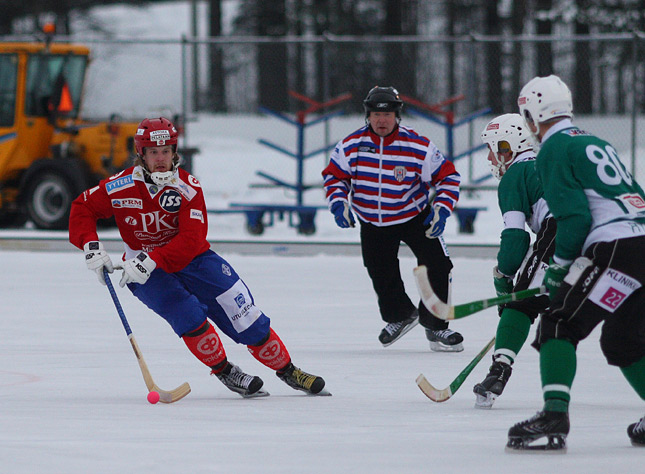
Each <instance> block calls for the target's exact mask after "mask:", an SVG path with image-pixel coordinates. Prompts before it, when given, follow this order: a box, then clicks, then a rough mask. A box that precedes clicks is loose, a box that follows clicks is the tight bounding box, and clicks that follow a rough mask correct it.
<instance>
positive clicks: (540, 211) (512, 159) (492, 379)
mask: <svg viewBox="0 0 645 474" xmlns="http://www.w3.org/2000/svg"><path fill="white" fill-rule="evenodd" d="M481 139H482V141H483V142H484V143H485V144H486V145H488V162H489V164H490V168H491V172H492V173H493V176H494V177H495V178H497V179H499V180H500V182H499V186H498V188H497V196H498V202H499V210H500V212H501V213H502V218H503V219H504V229H503V230H502V235H501V238H500V245H499V252H498V253H497V265H496V266H495V268H493V283H494V284H495V292H496V293H497V296H502V295H506V294H508V293H511V292H516V291H521V290H526V289H527V288H535V287H538V286H540V285H541V284H542V280H543V279H544V273H545V270H546V268H547V267H548V266H549V261H550V259H551V257H553V251H554V250H555V232H556V223H555V219H554V218H553V217H552V216H551V213H550V212H549V208H548V207H547V204H546V201H545V200H544V192H543V191H542V183H540V180H539V179H538V177H537V172H536V170H535V152H534V150H533V138H532V136H531V133H530V132H529V130H528V127H527V126H526V124H525V123H524V119H523V118H522V117H521V116H520V115H519V114H504V115H500V116H499V117H495V118H494V119H493V120H491V121H490V122H488V124H487V125H486V127H485V128H484V131H483V132H482V134H481ZM527 227H528V228H529V229H530V230H531V231H532V232H533V233H534V234H535V240H534V242H533V245H531V236H530V234H529V233H528V232H527V231H526V228H527ZM548 305H549V297H548V296H547V295H546V294H543V295H537V296H533V297H531V298H526V299H523V300H519V301H514V302H512V303H508V304H506V305H503V306H500V312H499V316H500V319H499V323H498V324H497V331H496V333H495V351H494V352H493V363H492V365H491V366H490V369H489V371H488V374H487V375H486V377H485V378H484V380H482V381H481V382H480V383H478V384H476V385H475V386H474V387H473V392H475V395H476V397H477V399H476V402H475V407H476V408H491V407H492V406H493V403H494V402H495V399H496V398H497V397H498V396H499V395H501V394H502V392H503V391H504V387H505V386H506V383H507V382H508V379H509V378H510V376H511V373H512V370H513V369H512V367H511V366H512V365H513V363H514V362H515V359H516V357H517V354H518V353H519V352H520V349H521V348H522V346H523V345H524V342H526V339H527V337H528V335H529V331H530V329H531V324H533V322H534V321H535V320H536V319H537V317H538V315H539V314H540V313H541V312H543V311H544V310H545V309H546V307H547V306H548Z"/></svg>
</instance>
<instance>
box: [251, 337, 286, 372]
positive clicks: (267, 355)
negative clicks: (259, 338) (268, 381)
mask: <svg viewBox="0 0 645 474" xmlns="http://www.w3.org/2000/svg"><path fill="white" fill-rule="evenodd" d="M246 347H248V349H249V352H250V353H251V354H252V355H253V357H255V358H256V359H257V360H259V361H260V362H262V363H263V364H264V365H266V366H267V367H269V368H270V369H273V370H280V369H282V368H283V367H285V366H286V365H287V364H288V363H289V362H291V356H290V355H289V351H288V350H287V348H286V347H285V345H284V342H282V340H281V339H280V337H279V336H278V335H277V334H276V333H275V332H274V331H273V329H271V330H270V331H269V338H268V339H267V340H266V341H265V342H264V343H263V344H260V345H259V346H246Z"/></svg>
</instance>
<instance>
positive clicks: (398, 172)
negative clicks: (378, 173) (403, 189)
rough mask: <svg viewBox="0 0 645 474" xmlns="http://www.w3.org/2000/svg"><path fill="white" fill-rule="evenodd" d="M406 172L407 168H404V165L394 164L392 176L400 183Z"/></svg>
mask: <svg viewBox="0 0 645 474" xmlns="http://www.w3.org/2000/svg"><path fill="white" fill-rule="evenodd" d="M407 173H408V170H406V169H405V166H395V167H394V178H395V179H396V180H397V181H398V182H399V183H401V182H402V181H403V180H404V179H405V175H406V174H407Z"/></svg>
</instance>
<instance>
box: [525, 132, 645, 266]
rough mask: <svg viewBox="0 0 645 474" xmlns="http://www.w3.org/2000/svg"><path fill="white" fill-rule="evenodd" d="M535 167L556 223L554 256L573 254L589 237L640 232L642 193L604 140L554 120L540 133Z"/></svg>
mask: <svg viewBox="0 0 645 474" xmlns="http://www.w3.org/2000/svg"><path fill="white" fill-rule="evenodd" d="M537 171H538V175H539V178H540V181H541V182H542V184H543V187H544V197H545V198H546V201H547V203H548V204H549V209H550V210H551V213H552V214H553V216H554V217H555V219H556V221H557V223H558V230H557V234H556V246H555V255H556V257H558V258H559V259H562V260H567V261H571V260H574V259H575V258H576V257H578V256H579V255H581V254H582V253H583V252H584V251H585V250H586V249H587V247H588V246H589V245H591V244H593V243H594V242H609V241H613V240H617V239H622V238H627V237H634V236H636V235H645V194H644V193H643V190H642V189H641V187H640V186H639V185H638V183H637V182H636V180H635V179H634V178H633V177H632V175H631V174H630V173H629V172H628V171H627V170H626V169H625V166H624V165H623V164H622V163H621V161H620V159H619V158H618V154H617V153H616V150H615V149H614V147H613V146H611V145H610V144H609V143H608V142H606V141H605V140H602V139H600V138H598V137H595V136H593V135H591V134H589V133H587V132H584V131H582V130H580V129H579V128H577V127H574V126H573V124H572V123H571V121H570V120H563V121H561V122H558V123H557V124H556V125H554V126H553V127H552V128H551V129H550V130H549V131H548V132H547V134H546V135H545V136H544V138H543V143H542V148H541V149H540V152H539V154H538V157H537Z"/></svg>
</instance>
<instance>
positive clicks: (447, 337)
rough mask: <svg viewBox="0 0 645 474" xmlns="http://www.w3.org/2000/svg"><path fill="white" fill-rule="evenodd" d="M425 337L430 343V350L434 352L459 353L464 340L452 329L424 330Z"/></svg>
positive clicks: (462, 348)
mask: <svg viewBox="0 0 645 474" xmlns="http://www.w3.org/2000/svg"><path fill="white" fill-rule="evenodd" d="M426 337H427V338H428V341H430V350H432V351H435V352H461V351H463V350H464V345H463V344H462V342H463V340H464V338H463V337H462V335H461V334H459V333H458V332H455V331H453V330H452V329H447V328H446V329H426Z"/></svg>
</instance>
